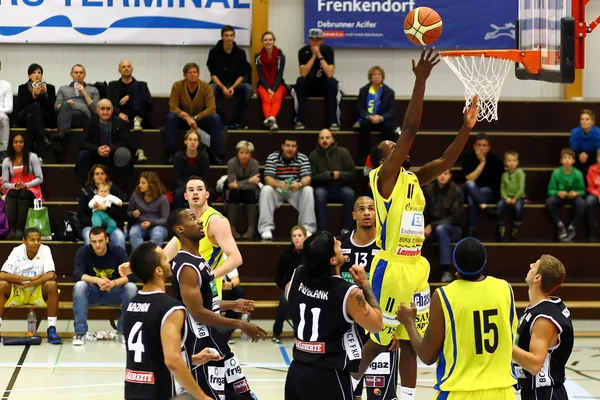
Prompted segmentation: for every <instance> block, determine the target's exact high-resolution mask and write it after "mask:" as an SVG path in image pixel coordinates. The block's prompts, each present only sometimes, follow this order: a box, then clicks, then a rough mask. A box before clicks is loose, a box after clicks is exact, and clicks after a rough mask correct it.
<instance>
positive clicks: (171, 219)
mask: <svg viewBox="0 0 600 400" xmlns="http://www.w3.org/2000/svg"><path fill="white" fill-rule="evenodd" d="M184 210H186V208H178V209H177V210H175V211H173V212H171V214H169V216H168V217H167V229H168V230H170V231H172V232H173V234H174V235H175V236H177V237H178V238H179V235H178V234H177V232H176V231H175V226H176V225H180V224H181V213H182V212H183V211H184Z"/></svg>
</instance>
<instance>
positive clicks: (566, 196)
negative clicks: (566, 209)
mask: <svg viewBox="0 0 600 400" xmlns="http://www.w3.org/2000/svg"><path fill="white" fill-rule="evenodd" d="M560 163H561V164H562V167H558V168H556V169H555V170H554V172H552V177H551V178H550V183H549V184H548V200H546V209H547V210H548V212H549V213H550V217H551V218H552V223H553V224H554V225H555V226H556V230H557V233H558V240H559V241H560V242H572V241H573V239H574V238H575V235H576V234H577V231H576V229H575V227H576V226H577V224H578V223H579V222H581V219H582V218H583V216H584V215H585V211H586V209H585V200H584V199H583V196H585V183H584V182H583V174H582V173H581V171H580V170H578V169H577V168H573V164H575V152H574V151H573V150H571V149H562V151H561V152H560ZM565 204H571V205H572V206H573V217H572V218H571V222H570V223H569V226H568V228H566V229H565V225H564V224H563V222H562V221H561V220H560V215H559V212H560V209H561V208H562V207H563V206H564V205H565Z"/></svg>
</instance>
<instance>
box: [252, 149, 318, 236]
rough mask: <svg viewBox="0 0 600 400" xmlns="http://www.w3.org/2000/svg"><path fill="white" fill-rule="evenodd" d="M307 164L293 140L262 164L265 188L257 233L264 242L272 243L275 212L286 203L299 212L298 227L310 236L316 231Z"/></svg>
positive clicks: (313, 203)
mask: <svg viewBox="0 0 600 400" xmlns="http://www.w3.org/2000/svg"><path fill="white" fill-rule="evenodd" d="M310 176H311V171H310V162H309V161H308V157H306V155H304V154H302V153H299V152H298V144H297V143H296V139H285V140H284V141H283V143H282V144H281V150H279V151H276V152H273V153H271V154H270V155H269V157H267V161H266V162H265V186H264V187H263V188H262V189H261V191H260V197H259V199H258V208H259V211H258V233H259V234H260V236H261V238H262V239H263V240H272V239H273V232H272V231H273V229H275V223H274V222H273V217H274V214H275V210H276V209H277V208H279V206H280V205H282V204H283V202H285V201H287V202H288V203H290V204H291V205H292V207H294V208H295V209H296V210H298V213H299V215H298V224H299V225H302V226H304V228H305V229H306V231H307V232H309V233H308V235H309V236H310V235H311V234H312V233H313V232H315V231H316V228H317V221H316V218H315V198H314V193H313V188H312V187H311V186H310Z"/></svg>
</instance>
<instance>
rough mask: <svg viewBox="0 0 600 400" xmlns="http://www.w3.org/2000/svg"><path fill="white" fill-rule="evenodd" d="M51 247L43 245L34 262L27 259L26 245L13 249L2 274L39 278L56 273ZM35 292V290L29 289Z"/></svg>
mask: <svg viewBox="0 0 600 400" xmlns="http://www.w3.org/2000/svg"><path fill="white" fill-rule="evenodd" d="M55 270H56V269H55V267H54V260H53V259H52V252H51V251H50V247H48V246H46V245H45V244H43V245H41V246H40V248H39V250H38V252H37V254H36V255H35V257H33V260H30V259H29V258H28V257H27V248H26V247H25V244H22V245H19V246H17V247H15V248H14V249H12V251H11V252H10V255H9V256H8V259H7V260H6V262H5V263H4V265H3V266H2V272H6V273H7V274H13V275H20V276H37V275H43V274H45V273H47V272H51V271H55ZM29 289H31V290H33V289H34V288H29Z"/></svg>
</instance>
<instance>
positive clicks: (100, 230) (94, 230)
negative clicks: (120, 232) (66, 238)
mask: <svg viewBox="0 0 600 400" xmlns="http://www.w3.org/2000/svg"><path fill="white" fill-rule="evenodd" d="M101 233H104V237H108V233H106V231H105V230H104V228H103V227H101V226H95V227H93V228H92V229H91V230H90V234H89V237H90V239H91V237H92V235H100V234H101Z"/></svg>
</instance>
